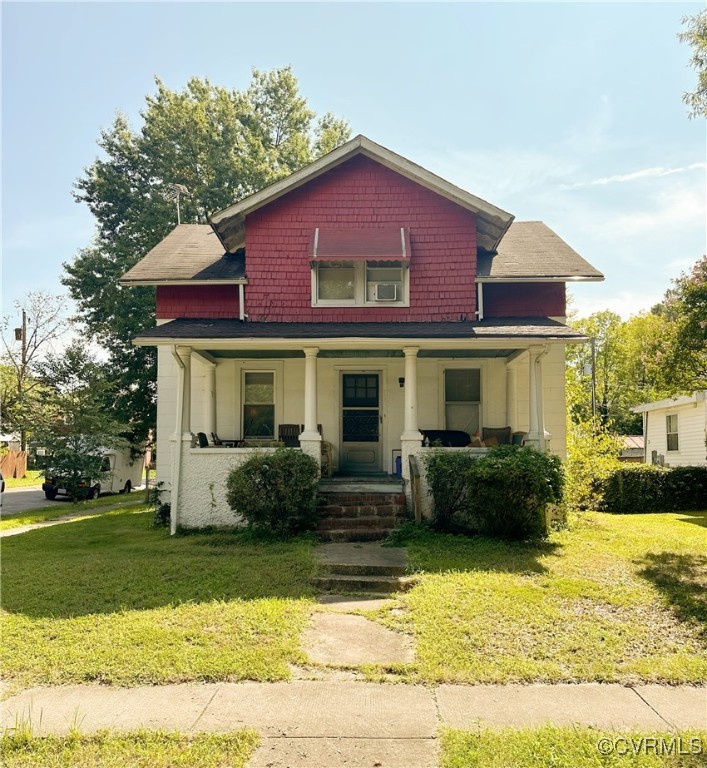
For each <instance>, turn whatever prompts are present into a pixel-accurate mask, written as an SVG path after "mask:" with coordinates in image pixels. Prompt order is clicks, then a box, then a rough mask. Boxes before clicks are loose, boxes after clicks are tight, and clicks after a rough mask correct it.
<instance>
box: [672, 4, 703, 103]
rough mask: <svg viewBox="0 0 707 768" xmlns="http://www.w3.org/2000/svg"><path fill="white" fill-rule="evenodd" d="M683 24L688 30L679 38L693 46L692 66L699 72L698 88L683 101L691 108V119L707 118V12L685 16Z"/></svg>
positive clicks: (686, 94) (686, 95) (684, 96)
mask: <svg viewBox="0 0 707 768" xmlns="http://www.w3.org/2000/svg"><path fill="white" fill-rule="evenodd" d="M682 23H683V25H684V26H685V27H686V29H685V31H684V32H680V34H678V38H679V39H680V41H681V42H683V43H688V44H689V45H690V46H692V56H691V57H690V66H692V67H693V68H694V69H696V70H697V86H696V87H695V90H694V91H690V92H688V93H685V94H683V97H682V100H683V101H684V102H685V104H687V106H688V107H689V108H690V113H689V114H690V117H707V10H704V11H700V12H699V13H696V14H695V15H694V16H685V17H684V18H683V20H682Z"/></svg>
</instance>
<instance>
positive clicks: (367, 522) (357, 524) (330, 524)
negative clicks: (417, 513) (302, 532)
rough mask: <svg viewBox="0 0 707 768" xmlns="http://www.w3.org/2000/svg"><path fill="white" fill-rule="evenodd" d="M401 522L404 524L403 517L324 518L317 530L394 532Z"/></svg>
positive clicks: (318, 524)
mask: <svg viewBox="0 0 707 768" xmlns="http://www.w3.org/2000/svg"><path fill="white" fill-rule="evenodd" d="M400 522H402V516H401V517H382V516H379V515H368V516H366V517H324V518H322V519H321V520H320V521H319V522H318V523H317V530H318V531H328V530H332V529H334V528H356V529H358V528H385V529H386V530H392V529H393V528H395V526H396V525H398V523H400Z"/></svg>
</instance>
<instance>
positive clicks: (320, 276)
mask: <svg viewBox="0 0 707 768" xmlns="http://www.w3.org/2000/svg"><path fill="white" fill-rule="evenodd" d="M312 305H313V306H330V307H346V306H376V307H383V306H393V307H406V306H408V305H409V294H408V269H407V268H406V267H404V266H403V262H402V261H375V260H370V261H363V260H350V261H319V262H317V263H315V264H314V265H313V267H312Z"/></svg>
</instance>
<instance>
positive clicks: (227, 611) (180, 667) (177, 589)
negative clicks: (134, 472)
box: [0, 510, 315, 689]
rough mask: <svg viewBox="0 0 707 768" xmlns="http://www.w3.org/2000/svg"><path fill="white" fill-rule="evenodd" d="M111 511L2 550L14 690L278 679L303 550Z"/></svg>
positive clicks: (300, 620)
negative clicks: (177, 531)
mask: <svg viewBox="0 0 707 768" xmlns="http://www.w3.org/2000/svg"><path fill="white" fill-rule="evenodd" d="M151 517H152V512H151V511H137V512H136V511H132V510H118V511H109V512H106V513H105V514H103V515H100V516H97V517H91V518H86V519H83V520H81V521H78V522H73V523H70V524H68V525H59V526H54V527H50V528H45V529H42V530H36V531H32V532H30V533H25V534H22V535H21V536H16V537H12V538H9V539H6V540H5V542H4V543H3V558H2V566H3V574H2V583H3V595H2V597H3V617H2V618H3V621H2V624H3V642H2V646H1V647H0V666H1V667H2V669H3V673H4V677H5V679H6V680H7V681H8V682H9V683H10V685H11V687H12V688H14V689H17V688H19V687H24V686H31V685H39V684H47V685H57V684H62V683H80V682H89V681H95V682H102V683H110V684H115V685H137V684H143V683H148V684H160V683H171V682H180V681H190V680H208V681H215V680H240V679H252V680H280V679H287V678H288V677H289V675H290V671H289V666H288V665H289V664H290V663H294V662H301V661H303V660H304V657H303V653H302V651H301V649H300V643H299V633H300V631H301V629H302V627H303V626H304V623H305V621H306V618H307V614H308V610H309V607H310V601H309V599H308V598H309V597H310V596H311V595H312V591H311V587H310V586H309V579H310V577H311V575H312V574H313V572H314V569H315V563H314V558H313V556H312V552H311V549H312V545H311V542H310V541H307V540H296V541H293V542H287V543H285V542H277V541H271V542H267V541H257V540H254V539H253V538H252V537H249V536H248V535H247V534H244V533H241V534H238V533H200V534H193V535H189V536H177V537H170V536H169V534H168V532H167V530H166V529H152V528H150V527H149V524H150V520H151Z"/></svg>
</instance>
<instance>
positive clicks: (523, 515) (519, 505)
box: [467, 445, 564, 539]
mask: <svg viewBox="0 0 707 768" xmlns="http://www.w3.org/2000/svg"><path fill="white" fill-rule="evenodd" d="M467 476H468V479H469V481H470V486H471V488H470V505H469V506H470V510H471V512H472V514H473V516H474V517H476V518H477V519H478V520H479V521H480V523H481V530H482V532H483V533H485V534H487V535H490V536H499V537H501V538H504V539H526V538H542V537H545V536H547V533H548V519H547V507H548V505H549V504H552V503H559V502H560V501H561V499H562V492H563V485H564V476H563V472H562V463H561V462H560V459H559V458H558V457H557V456H555V455H554V454H551V453H544V452H541V451H537V450H535V449H534V448H531V447H530V446H528V447H524V448H519V447H517V446H513V445H501V446H499V447H497V448H494V449H493V450H492V451H490V452H489V454H488V455H487V456H485V457H484V458H483V459H481V460H479V461H478V462H476V463H475V464H473V465H472V466H471V467H470V469H469V470H468V471H467Z"/></svg>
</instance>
